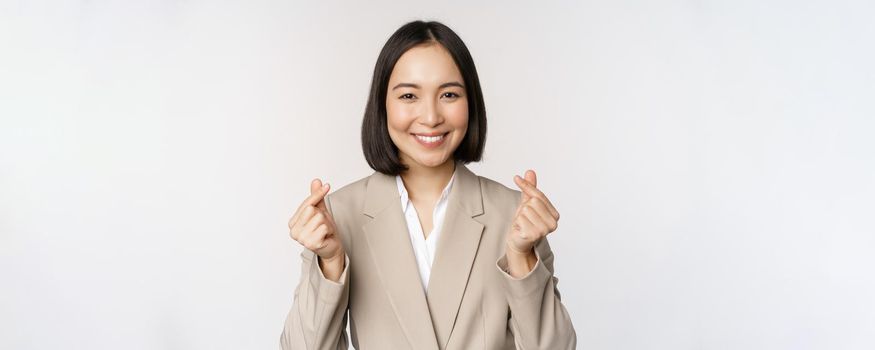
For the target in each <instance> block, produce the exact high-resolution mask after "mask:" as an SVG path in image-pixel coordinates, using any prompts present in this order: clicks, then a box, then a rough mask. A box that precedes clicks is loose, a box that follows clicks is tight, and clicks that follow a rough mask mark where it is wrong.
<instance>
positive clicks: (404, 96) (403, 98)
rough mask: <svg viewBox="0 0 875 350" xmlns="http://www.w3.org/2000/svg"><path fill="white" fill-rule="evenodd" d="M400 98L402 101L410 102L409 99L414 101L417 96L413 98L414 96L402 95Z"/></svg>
mask: <svg viewBox="0 0 875 350" xmlns="http://www.w3.org/2000/svg"><path fill="white" fill-rule="evenodd" d="M398 98H400V99H402V100H409V99H413V98H415V96H413V94H404V95H401V97H398Z"/></svg>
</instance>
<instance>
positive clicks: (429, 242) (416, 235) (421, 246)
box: [395, 172, 456, 290]
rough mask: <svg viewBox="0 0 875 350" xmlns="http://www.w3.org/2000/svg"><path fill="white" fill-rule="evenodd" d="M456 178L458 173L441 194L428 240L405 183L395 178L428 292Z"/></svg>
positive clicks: (423, 285) (423, 281) (423, 282)
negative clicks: (448, 199)
mask: <svg viewBox="0 0 875 350" xmlns="http://www.w3.org/2000/svg"><path fill="white" fill-rule="evenodd" d="M455 178H456V173H455V172H453V176H452V177H450V181H449V182H448V183H447V186H446V187H444V190H443V192H441V197H440V199H438V201H437V204H435V206H434V212H433V213H432V230H431V233H429V234H428V238H426V237H425V234H424V233H423V231H422V225H421V224H420V222H419V216H418V215H417V213H416V208H415V207H414V206H413V203H412V202H411V201H410V197H409V196H408V195H407V188H405V187H404V181H402V180H401V176H400V175H396V176H395V182H396V183H397V184H398V193H400V194H401V211H402V212H404V218H405V219H406V220H405V221H407V232H408V233H409V234H410V243H412V244H413V255H414V256H415V257H416V265H417V267H418V268H419V277H421V278H422V289H423V290H428V279H429V276H430V275H431V265H432V263H433V262H434V255H435V251H436V250H437V242H438V237H439V236H440V234H441V228H442V227H443V224H444V217H445V216H446V214H447V198H448V196H449V194H450V188H452V186H453V180H454V179H455Z"/></svg>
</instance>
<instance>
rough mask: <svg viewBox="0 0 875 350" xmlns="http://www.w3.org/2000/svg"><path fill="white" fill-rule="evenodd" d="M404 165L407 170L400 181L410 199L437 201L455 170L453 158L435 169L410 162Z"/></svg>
mask: <svg viewBox="0 0 875 350" xmlns="http://www.w3.org/2000/svg"><path fill="white" fill-rule="evenodd" d="M405 163H406V165H407V167H408V169H407V170H406V171H404V172H402V173H401V180H403V181H404V187H405V188H407V194H408V196H409V197H410V198H411V199H427V200H432V199H434V200H437V198H439V197H440V196H441V192H443V190H444V187H446V186H447V184H448V183H449V182H450V178H452V177H453V172H454V171H455V170H456V162H455V161H454V160H453V158H450V159H448V160H447V161H446V162H444V164H441V165H438V166H436V167H426V166H422V165H420V164H416V162H412V161H411V162H405Z"/></svg>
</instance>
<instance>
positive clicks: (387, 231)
mask: <svg viewBox="0 0 875 350" xmlns="http://www.w3.org/2000/svg"><path fill="white" fill-rule="evenodd" d="M364 214H365V215H367V216H369V217H371V218H373V220H371V221H369V222H368V223H366V224H365V225H364V226H363V227H362V229H363V231H364V236H365V238H366V240H367V242H368V248H369V249H370V250H371V256H372V257H373V258H374V264H375V266H376V267H377V271H378V274H379V276H380V280H381V282H382V283H383V285H384V286H385V288H386V293H387V294H388V295H389V301H390V303H391V304H392V308H393V310H394V312H395V315H396V316H397V317H398V321H399V323H400V325H401V328H402V329H403V330H404V333H405V335H406V336H407V339H408V341H409V342H410V344H411V345H412V346H413V348H414V349H438V345H437V339H436V338H435V333H434V326H433V325H432V320H431V318H430V317H429V308H428V305H427V302H426V299H425V293H424V292H423V290H422V284H421V282H420V280H421V278H420V277H419V270H418V268H417V265H416V258H415V257H414V255H413V245H412V244H411V243H410V236H409V233H408V232H407V222H406V221H405V218H404V214H403V213H402V211H401V204H400V194H399V193H398V187H397V185H396V183H395V178H394V177H393V176H389V175H385V174H382V173H374V174H373V175H371V177H370V179H369V180H368V185H367V196H366V198H365V206H364Z"/></svg>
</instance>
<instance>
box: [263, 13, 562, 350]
mask: <svg viewBox="0 0 875 350" xmlns="http://www.w3.org/2000/svg"><path fill="white" fill-rule="evenodd" d="M485 142H486V109H485V107H484V103H483V93H482V91H481V89H480V81H479V79H478V77H477V70H476V69H475V67H474V61H473V59H471V55H470V53H469V52H468V48H467V47H466V46H465V44H464V43H463V42H462V40H461V39H460V38H459V37H458V36H457V35H456V33H454V32H453V31H452V30H450V28H448V27H447V26H445V25H443V24H441V23H438V22H422V21H416V22H411V23H408V24H406V25H404V26H402V27H401V28H400V29H398V30H397V31H396V32H395V34H393V35H392V37H390V38H389V40H388V42H387V43H386V45H385V46H384V47H383V50H382V51H381V52H380V56H379V58H378V59H377V64H376V67H375V69H374V78H373V81H372V84H371V92H370V95H369V99H368V104H367V107H366V109H365V115H364V119H363V122H362V149H363V150H364V154H365V159H367V161H368V164H369V165H370V166H371V168H373V169H374V170H375V172H374V173H373V174H372V175H370V176H367V177H364V178H362V179H360V180H358V181H356V182H353V183H351V184H349V185H346V186H344V187H343V188H341V189H339V190H337V191H335V192H334V193H332V194H330V195H329V194H328V192H329V190H330V188H329V186H328V184H324V185H323V184H322V181H321V180H319V179H314V180H313V181H312V182H311V184H310V193H311V194H310V196H309V197H307V198H306V199H305V200H304V201H303V203H302V204H301V205H300V207H299V208H298V210H297V211H296V212H295V213H294V214H293V215H292V218H291V219H290V220H289V230H290V234H291V236H292V238H293V239H294V240H295V241H297V242H299V243H300V244H302V245H303V246H304V247H305V248H307V249H306V250H305V251H304V252H303V253H302V254H301V257H302V263H303V264H302V265H303V266H302V273H301V280H300V283H299V284H298V288H297V290H296V291H295V299H294V303H293V305H292V310H291V311H290V312H289V315H288V318H287V319H286V324H285V328H284V329H283V333H282V336H281V340H280V343H281V346H282V348H284V349H346V348H347V347H348V343H349V342H348V340H347V334H346V331H345V329H346V324H347V320H348V319H349V320H351V328H352V344H353V345H354V346H355V347H356V348H357V349H515V348H516V349H519V348H522V349H573V348H574V347H575V345H576V341H577V338H576V334H575V331H574V327H573V326H572V324H571V319H570V317H569V315H568V312H567V310H566V309H565V306H564V305H563V304H562V302H561V300H560V294H559V290H558V289H557V283H558V279H557V278H556V277H555V276H553V260H554V259H553V252H552V250H551V249H550V245H549V243H548V242H547V239H546V236H547V234H549V233H551V232H553V231H555V230H556V228H557V227H558V220H559V212H558V211H557V210H556V208H555V207H554V206H553V204H552V203H551V202H550V200H549V199H548V198H547V197H546V195H544V194H543V193H542V192H541V191H540V190H539V189H538V188H537V179H536V176H535V173H534V171H531V170H529V171H526V173H525V177H524V178H523V177H520V176H515V177H514V182H515V183H516V185H517V186H519V188H520V191H516V190H512V189H509V188H507V187H505V186H503V185H501V184H499V183H498V182H495V181H493V180H490V179H488V178H485V177H482V176H477V175H475V174H474V173H472V172H471V171H470V170H468V168H467V167H466V166H465V164H467V163H470V162H474V161H479V160H480V158H481V157H482V154H483V149H484V145H485ZM347 311H349V316H348V317H347Z"/></svg>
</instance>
